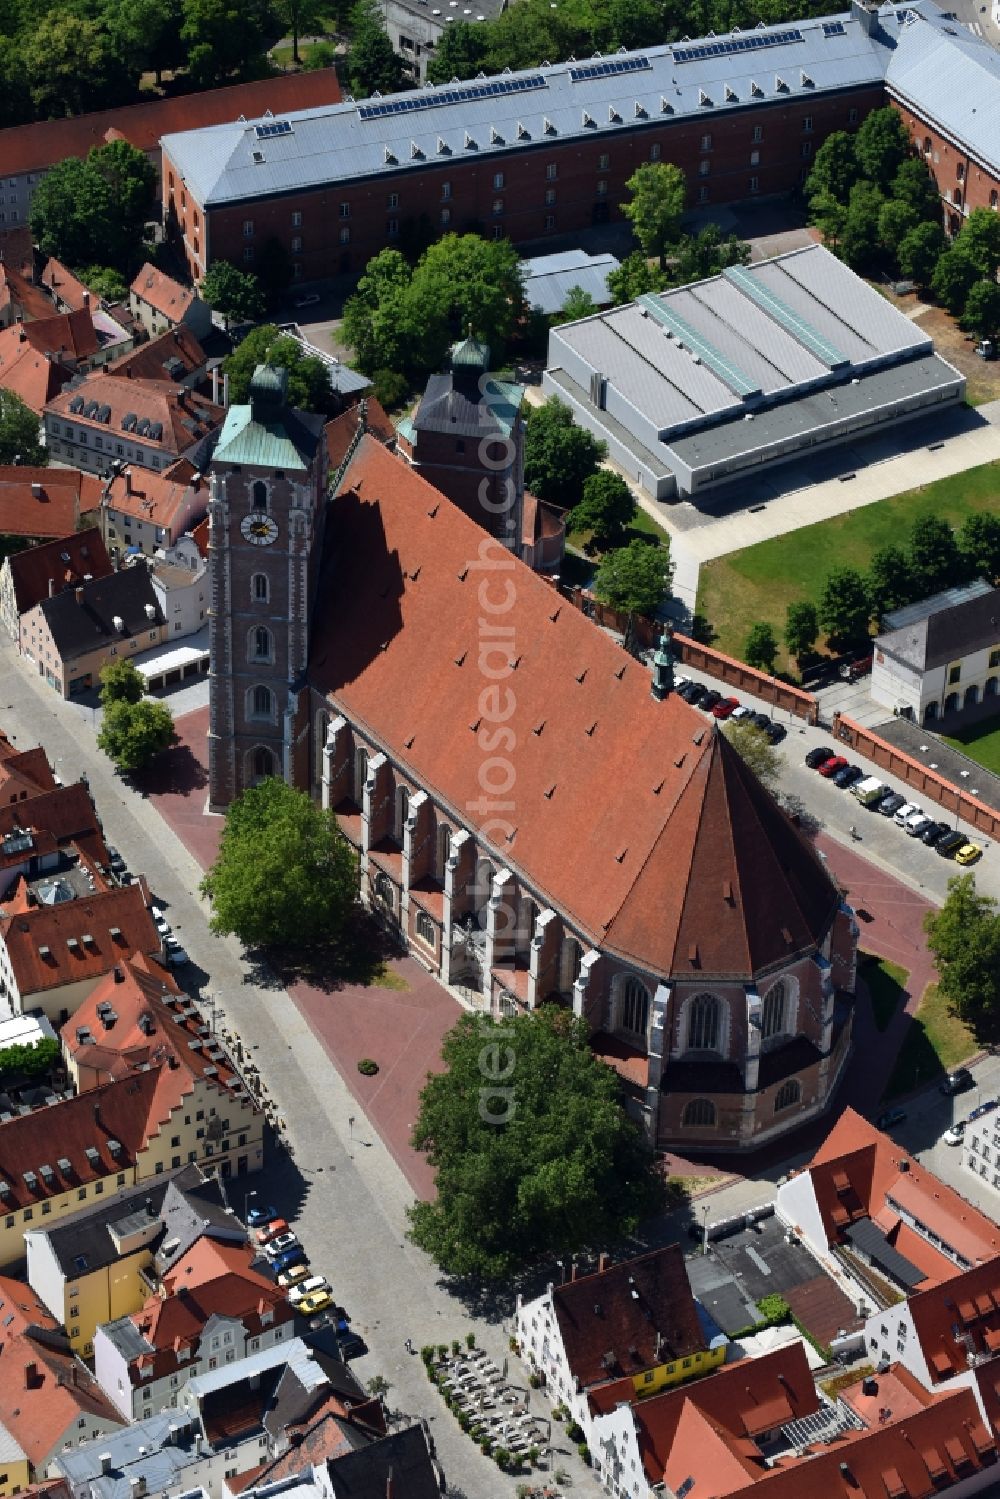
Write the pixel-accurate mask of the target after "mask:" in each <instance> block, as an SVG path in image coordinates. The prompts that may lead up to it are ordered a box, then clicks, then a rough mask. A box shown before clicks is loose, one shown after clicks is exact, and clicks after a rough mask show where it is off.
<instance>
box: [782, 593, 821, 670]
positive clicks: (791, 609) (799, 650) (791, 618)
mask: <svg viewBox="0 0 1000 1499" xmlns="http://www.w3.org/2000/svg"><path fill="white" fill-rule="evenodd" d="M818 634H819V620H818V619H817V617H816V605H815V604H812V603H810V602H809V601H808V600H805V599H799V600H797V601H796V602H795V603H793V604H789V605H788V608H787V609H786V610H785V644H786V645H787V647H788V653H789V655H791V656H794V657H795V659H796V661H797V662H798V663H799V666H800V667H801V665H802V661H803V659H804V658H805V657H806V656H808V655H811V654H812V649H813V647H814V645H815V644H816V637H817V635H818Z"/></svg>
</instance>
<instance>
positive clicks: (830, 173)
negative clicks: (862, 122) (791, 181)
mask: <svg viewBox="0 0 1000 1499" xmlns="http://www.w3.org/2000/svg"><path fill="white" fill-rule="evenodd" d="M855 140H856V137H855V136H853V135H848V133H847V131H846V130H835V131H834V132H833V134H832V135H828V136H827V138H826V140H825V141H824V142H823V144H822V145H821V146H820V148H819V150H818V151H817V152H816V155H815V156H814V157H813V164H812V170H811V171H810V173H809V176H808V178H807V180H806V188H805V190H806V197H807V198H808V199H809V202H810V206H812V204H813V200H814V199H816V198H823V199H824V200H826V199H829V200H830V201H831V202H834V203H846V202H847V200H848V198H849V197H850V195H851V188H852V187H853V186H854V184H855V183H856V182H857V180H858V178H859V177H860V175H861V168H860V167H859V165H858V156H857V151H856V148H855Z"/></svg>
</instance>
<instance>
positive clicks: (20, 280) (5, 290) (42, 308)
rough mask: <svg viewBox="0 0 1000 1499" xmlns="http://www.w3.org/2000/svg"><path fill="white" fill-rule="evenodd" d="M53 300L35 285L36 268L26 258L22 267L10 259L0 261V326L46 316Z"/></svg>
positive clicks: (50, 309)
mask: <svg viewBox="0 0 1000 1499" xmlns="http://www.w3.org/2000/svg"><path fill="white" fill-rule="evenodd" d="M52 310H53V309H52V302H51V301H50V300H49V297H48V296H47V294H46V292H45V289H44V287H40V286H36V285H35V269H34V265H33V264H32V261H31V259H30V258H29V259H28V260H27V261H26V262H25V263H24V265H23V266H22V267H21V269H18V268H17V266H16V265H14V264H13V263H12V262H11V261H3V262H0V328H9V327H10V325H11V323H16V322H19V321H20V322H25V323H26V322H29V321H30V320H31V319H32V318H45V317H48V316H49V315H50V313H51V312H52Z"/></svg>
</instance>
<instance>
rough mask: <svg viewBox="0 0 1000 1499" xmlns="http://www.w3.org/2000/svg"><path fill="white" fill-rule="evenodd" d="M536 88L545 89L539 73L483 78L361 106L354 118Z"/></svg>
mask: <svg viewBox="0 0 1000 1499" xmlns="http://www.w3.org/2000/svg"><path fill="white" fill-rule="evenodd" d="M536 88H548V82H547V81H546V79H545V78H544V77H543V76H542V74H541V73H526V74H524V75H523V76H522V77H520V78H486V79H484V80H483V82H482V83H470V84H467V85H465V86H464V87H462V88H436V89H422V90H421V91H420V93H417V94H404V95H403V96H402V97H401V98H399V99H387V100H386V101H385V102H384V103H380V104H362V105H359V107H358V115H359V117H360V118H361V119H362V120H383V119H385V118H386V117H387V116H389V115H400V114H409V113H410V112H411V111H412V110H415V109H438V108H440V107H441V106H442V105H445V104H470V103H472V102H473V101H474V100H476V99H500V98H503V97H504V96H505V95H507V94H524V93H527V92H529V91H530V90H531V89H536Z"/></svg>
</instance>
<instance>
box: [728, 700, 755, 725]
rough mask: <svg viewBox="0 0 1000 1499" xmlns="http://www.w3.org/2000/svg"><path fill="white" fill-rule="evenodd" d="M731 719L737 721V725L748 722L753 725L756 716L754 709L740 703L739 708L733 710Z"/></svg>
mask: <svg viewBox="0 0 1000 1499" xmlns="http://www.w3.org/2000/svg"><path fill="white" fill-rule="evenodd" d="M730 717H731V718H733V719H735V720H736V722H737V723H739V722H741V721H744V722H745V721H747V720H749V721H750V723H753V721H754V717H755V714H754V711H753V709H752V708H748V707H747V706H746V704H745V703H740V704H739V706H738V707H736V708H734V709H733V711H732V713H731V714H730Z"/></svg>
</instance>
